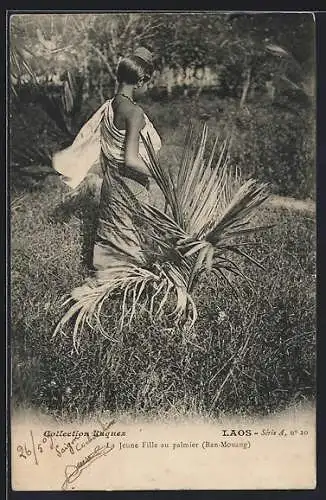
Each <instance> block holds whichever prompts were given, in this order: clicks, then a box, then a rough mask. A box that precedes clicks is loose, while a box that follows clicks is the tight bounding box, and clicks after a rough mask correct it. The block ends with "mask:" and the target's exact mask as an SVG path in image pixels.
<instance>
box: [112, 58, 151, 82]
mask: <svg viewBox="0 0 326 500" xmlns="http://www.w3.org/2000/svg"><path fill="white" fill-rule="evenodd" d="M152 74H153V66H152V65H151V64H148V63H146V62H145V61H143V60H142V59H141V58H140V57H137V56H130V57H124V58H123V59H121V61H120V62H119V64H118V69H117V80H118V82H119V83H122V82H124V83H128V84H129V85H136V84H137V83H138V82H139V81H140V80H142V79H143V80H144V82H145V81H148V80H149V79H150V78H151V76H152Z"/></svg>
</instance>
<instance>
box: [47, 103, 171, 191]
mask: <svg viewBox="0 0 326 500" xmlns="http://www.w3.org/2000/svg"><path fill="white" fill-rule="evenodd" d="M111 101H112V99H109V100H107V101H106V102H105V103H104V104H102V106H101V107H100V108H99V109H98V110H97V111H96V112H95V113H94V114H93V116H92V117H91V118H90V119H89V120H88V121H87V122H86V123H85V125H83V127H82V128H81V130H80V131H79V133H78V134H77V136H76V138H75V140H74V142H73V143H72V144H71V146H69V147H68V148H66V149H64V150H62V151H59V152H58V153H55V154H54V156H53V158H52V165H53V168H54V169H55V170H56V171H57V172H59V173H60V174H62V175H63V179H62V180H63V181H64V182H65V184H67V185H68V186H70V187H71V188H73V189H74V188H76V187H77V186H78V185H79V184H80V183H81V182H82V180H83V179H84V178H85V177H86V175H87V174H88V172H89V171H90V170H91V168H92V167H93V166H94V165H96V164H98V163H99V161H100V153H101V127H100V125H101V122H102V119H103V116H104V113H105V111H106V110H107V109H109V111H110V110H111ZM145 121H146V125H145V127H144V129H143V130H142V134H143V135H144V136H145V137H146V136H147V133H148V134H149V135H150V137H151V140H152V143H153V146H154V150H155V151H156V152H157V151H158V150H159V149H160V148H161V140H160V137H159V135H158V134H157V132H156V130H155V128H154V127H153V125H152V123H151V122H150V121H149V119H148V117H147V116H146V115H145ZM111 124H112V127H114V125H113V120H112V121H111ZM117 131H118V130H117V129H116V132H117ZM124 134H125V132H124V131H120V134H119V135H120V138H119V143H120V144H119V145H118V144H117V148H118V147H119V148H120V150H121V144H122V143H121V140H123V138H124ZM139 153H140V155H141V156H142V158H143V159H144V161H147V160H148V158H147V153H146V151H145V148H144V146H143V144H142V141H140V150H139Z"/></svg>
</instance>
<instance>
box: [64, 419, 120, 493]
mask: <svg viewBox="0 0 326 500" xmlns="http://www.w3.org/2000/svg"><path fill="white" fill-rule="evenodd" d="M98 422H99V423H100V425H101V427H102V429H103V431H106V430H107V429H109V428H110V427H111V426H112V425H113V424H114V423H115V421H114V420H111V421H110V422H109V423H107V424H105V423H103V422H102V421H101V419H100V417H98ZM93 439H96V437H93V438H92V440H93ZM112 450H114V444H110V443H109V442H107V443H106V444H105V445H104V446H99V445H97V446H95V448H94V450H93V451H92V452H91V453H89V454H88V455H86V457H85V458H83V459H82V460H80V461H79V462H77V464H76V465H67V466H66V467H65V480H64V482H63V484H62V486H61V489H62V490H67V489H69V485H70V484H71V483H73V482H74V481H76V479H78V478H79V477H80V475H81V473H82V472H83V470H85V469H87V468H88V467H89V466H90V465H91V464H92V463H94V462H95V461H96V460H98V459H99V458H101V457H104V456H105V455H107V454H108V453H110V451H112ZM72 489H74V487H73V486H72Z"/></svg>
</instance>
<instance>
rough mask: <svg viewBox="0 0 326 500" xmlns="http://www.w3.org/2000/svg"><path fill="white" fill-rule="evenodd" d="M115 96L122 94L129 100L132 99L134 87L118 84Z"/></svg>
mask: <svg viewBox="0 0 326 500" xmlns="http://www.w3.org/2000/svg"><path fill="white" fill-rule="evenodd" d="M116 93H117V94H123V95H124V96H126V97H129V98H130V99H133V98H134V86H133V85H129V84H128V83H120V84H119V86H118V90H117V92H116Z"/></svg>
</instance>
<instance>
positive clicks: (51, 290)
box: [7, 11, 316, 490]
mask: <svg viewBox="0 0 326 500" xmlns="http://www.w3.org/2000/svg"><path fill="white" fill-rule="evenodd" d="M8 38H9V42H8V101H9V117H8V121H9V126H8V129H9V130H8V150H9V158H8V165H7V171H8V177H9V179H10V181H9V183H10V186H9V188H10V192H9V196H10V201H9V218H10V238H11V240H10V315H11V317H10V333H9V335H10V346H11V349H10V350H11V352H10V356H11V396H10V397H11V468H12V471H11V475H12V488H13V489H15V490H47V489H48V490H62V489H63V490H67V489H74V490H78V489H79V490H82V489H84V490H146V489H273V488H275V489H289V488H298V489H313V488H315V484H316V465H315V418H316V415H315V400H316V317H315V314H316V313H315V309H316V206H315V203H316V185H315V182H316V172H315V170H316V165H315V162H316V153H315V149H316V141H315V133H316V131H315V128H316V124H315V122H316V120H315V114H316V109H315V97H316V96H315V94H316V92H315V87H316V81H315V78H316V75H315V72H316V71H315V64H316V61H315V19H314V15H313V14H312V13H309V12H302V13H300V12H238V11H234V12H217V11H215V12H214V11H208V12H206V11H196V12H186V11H184V12H177V11H175V12H173V11H171V12H167V11H166V12H164V11H162V12H159V11H157V12H155V11H152V12H150V11H149V12H146V11H134V12H132V11H130V12H129V11H124V12H118V11H117V12H80V13H76V12H73V11H67V12H60V13H57V12H55V11H47V12H39V13H34V12H31V13H28V12H22V13H11V14H10V15H9V16H8Z"/></svg>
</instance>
